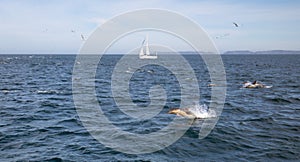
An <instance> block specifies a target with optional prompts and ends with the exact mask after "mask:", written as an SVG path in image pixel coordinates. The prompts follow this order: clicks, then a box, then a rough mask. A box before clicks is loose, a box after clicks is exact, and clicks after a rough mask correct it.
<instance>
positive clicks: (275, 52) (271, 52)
mask: <svg viewBox="0 0 300 162" xmlns="http://www.w3.org/2000/svg"><path fill="white" fill-rule="evenodd" d="M179 53H181V54H184V55H193V54H195V53H196V52H194V51H180V52H179ZM199 53H205V52H199ZM221 54H222V55H298V54H300V51H293V50H266V51H250V50H232V51H226V52H223V53H221Z"/></svg>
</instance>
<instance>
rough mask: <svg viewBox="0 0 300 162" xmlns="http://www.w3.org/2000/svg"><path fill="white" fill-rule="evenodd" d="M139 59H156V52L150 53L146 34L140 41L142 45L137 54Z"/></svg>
mask: <svg viewBox="0 0 300 162" xmlns="http://www.w3.org/2000/svg"><path fill="white" fill-rule="evenodd" d="M139 57H140V59H157V52H156V53H155V55H151V54H150V49H149V44H148V36H147V37H146V39H144V41H143V42H142V47H141V49H140V54H139Z"/></svg>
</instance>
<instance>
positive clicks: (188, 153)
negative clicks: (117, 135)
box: [0, 55, 300, 161]
mask: <svg viewBox="0 0 300 162" xmlns="http://www.w3.org/2000/svg"><path fill="white" fill-rule="evenodd" d="M120 58H121V55H117V56H106V57H104V58H102V60H101V64H99V66H98V67H99V68H98V70H97V74H96V80H95V84H96V87H95V89H96V96H97V99H98V102H99V104H100V105H101V108H103V111H104V113H105V115H106V116H107V117H108V118H109V120H111V122H112V123H114V124H115V125H116V126H118V127H120V128H121V129H123V130H125V131H129V132H132V133H140V134H147V133H150V132H155V131H158V130H160V129H162V128H163V127H165V126H166V125H168V123H169V122H170V121H172V119H173V118H174V116H173V115H171V114H167V112H168V110H169V109H170V108H172V107H177V106H179V104H180V85H179V83H178V80H177V79H176V77H175V76H174V75H173V74H172V72H170V71H168V69H165V68H163V67H160V66H145V67H143V68H142V69H140V70H138V71H136V72H134V73H133V75H132V79H131V81H130V86H129V87H130V92H131V93H130V94H131V98H132V100H133V102H134V103H136V104H137V105H139V106H147V105H149V103H150V99H149V96H148V91H149V89H150V87H151V86H152V85H155V84H160V85H161V86H162V87H163V88H164V89H165V90H166V93H167V100H166V104H165V106H164V108H163V110H162V111H161V112H160V113H159V114H158V115H157V116H156V117H154V118H153V119H151V120H145V121H143V122H137V121H136V120H134V119H131V118H130V117H128V116H126V115H124V114H122V113H121V112H119V111H120V110H118V107H117V105H116V104H115V102H114V99H113V97H112V93H111V87H110V85H111V84H110V83H111V82H110V80H111V73H112V70H113V68H114V66H115V64H116V63H117V62H118V60H119V59H120ZM185 58H186V59H187V60H188V61H189V63H190V64H191V66H192V67H193V68H194V70H195V73H196V75H197V79H198V83H199V87H200V90H201V91H200V95H201V98H200V101H199V103H200V104H208V103H209V101H210V97H211V96H210V95H211V94H210V87H208V86H207V85H208V84H209V83H210V80H209V74H208V72H207V69H206V68H205V65H204V63H203V61H202V60H201V58H200V57H198V56H194V55H189V56H185ZM222 58H223V62H224V66H225V70H226V77H227V96H226V102H225V105H224V109H223V112H222V114H221V116H220V119H219V121H218V123H217V125H216V127H215V128H214V129H213V131H212V132H211V133H210V134H209V136H207V137H206V138H204V139H202V140H200V139H198V133H199V128H196V127H191V128H190V129H189V130H188V131H187V132H186V133H185V135H184V136H183V137H182V138H180V139H179V140H178V141H177V142H175V143H174V144H172V145H170V146H168V147H166V148H165V149H163V150H160V151H157V152H154V153H149V154H139V155H130V154H125V153H121V152H117V151H115V150H113V149H110V148H107V147H105V146H104V145H103V144H101V143H99V142H98V141H97V140H96V139H94V138H93V137H92V136H91V135H90V134H89V133H88V131H87V130H86V129H85V128H84V127H83V124H82V122H81V121H80V120H79V117H78V115H77V113H76V109H75V106H74V103H73V97H72V71H73V65H74V63H75V56H64V55H52V56H51V55H33V56H29V55H23V56H19V55H1V56H0V74H1V76H0V149H1V150H0V161H47V160H48V161H60V160H63V161H117V160H121V161H137V160H148V161H162V160H163V161H191V160H193V161H204V160H206V161H214V160H215V161H221V160H226V161H255V160H258V161H271V160H275V161H285V160H292V161H297V160H298V159H299V158H300V155H299V152H300V134H299V132H300V106H299V105H300V72H299V70H300V55H242V56H238V55H231V56H230V55H225V56H222ZM248 80H249V81H254V80H258V81H261V82H263V83H264V84H266V85H272V86H273V87H272V88H269V89H243V88H241V87H242V83H243V82H244V81H248Z"/></svg>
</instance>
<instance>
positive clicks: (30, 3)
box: [0, 0, 300, 54]
mask: <svg viewBox="0 0 300 162" xmlns="http://www.w3.org/2000/svg"><path fill="white" fill-rule="evenodd" d="M143 8H160V9H168V10H171V11H175V12H178V13H181V14H183V15H185V16H187V17H189V18H191V19H193V20H194V21H196V22H197V23H198V24H199V25H201V26H202V27H203V28H204V29H205V30H206V31H207V32H208V34H209V35H210V36H211V38H212V40H213V41H214V42H215V44H216V46H217V48H218V49H219V50H220V51H227V50H253V51H257V50H274V49H283V50H300V32H299V29H300V12H299V8H300V1H296V0H295V1H294V0H272V1H268V0H264V1H262V0H251V1H247V2H246V1H240V0H220V1H209V0H207V1H201V0H199V1H198V0H194V1H193V0H186V1H181V0H151V1H150V0H148V1H144V0H128V1H120V0H111V1H83V0H72V1H71V0H52V1H38V0H0V22H1V24H0V35H1V37H0V53H2V54H3V53H77V52H78V51H79V49H80V47H81V45H82V43H84V42H83V41H82V40H81V37H80V35H81V34H83V35H84V36H85V37H88V35H89V34H91V33H92V32H93V31H94V30H95V29H96V27H97V26H99V25H101V24H102V23H104V22H105V21H106V20H108V19H110V18H112V17H114V16H115V15H118V14H120V13H124V12H126V11H131V10H135V9H143ZM232 22H237V23H238V24H239V25H240V26H239V27H238V28H236V27H234V25H233V23H232ZM72 30H74V32H72ZM139 41H140V39H139ZM154 43H155V42H154ZM169 43H172V42H169ZM123 48H124V45H121V46H120V47H119V48H117V47H115V50H116V51H115V52H121V51H122V50H123ZM180 50H185V49H180Z"/></svg>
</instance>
